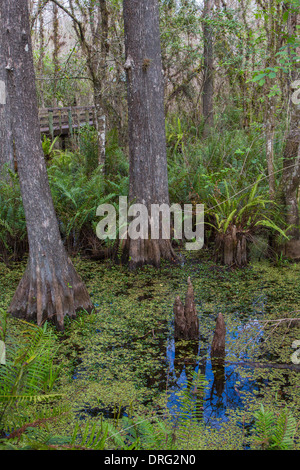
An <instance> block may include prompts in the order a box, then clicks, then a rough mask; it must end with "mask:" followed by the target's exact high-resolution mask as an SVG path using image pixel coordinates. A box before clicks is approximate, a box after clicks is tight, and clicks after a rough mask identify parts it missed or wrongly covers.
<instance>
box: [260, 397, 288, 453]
mask: <svg viewBox="0 0 300 470" xmlns="http://www.w3.org/2000/svg"><path fill="white" fill-rule="evenodd" d="M296 429H297V422H296V420H295V418H294V417H293V416H292V415H291V414H290V412H289V411H288V410H286V409H285V410H283V411H281V412H280V413H275V412H274V411H271V410H266V409H265V408H264V406H263V405H261V407H260V410H259V411H258V412H257V413H256V414H255V431H254V434H255V445H256V446H259V447H261V448H262V449H265V450H290V449H293V447H294V437H295V433H296Z"/></svg>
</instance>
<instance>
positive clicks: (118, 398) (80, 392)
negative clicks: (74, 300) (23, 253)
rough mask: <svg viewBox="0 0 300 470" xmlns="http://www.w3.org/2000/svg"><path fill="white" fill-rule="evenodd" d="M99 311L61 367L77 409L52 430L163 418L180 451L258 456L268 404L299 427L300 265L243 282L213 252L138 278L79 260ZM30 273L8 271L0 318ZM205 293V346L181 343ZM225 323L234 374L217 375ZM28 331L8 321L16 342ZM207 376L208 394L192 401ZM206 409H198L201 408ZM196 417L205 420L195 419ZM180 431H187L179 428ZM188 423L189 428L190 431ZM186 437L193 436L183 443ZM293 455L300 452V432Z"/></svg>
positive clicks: (256, 269)
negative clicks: (184, 314) (186, 319)
mask: <svg viewBox="0 0 300 470" xmlns="http://www.w3.org/2000/svg"><path fill="white" fill-rule="evenodd" d="M74 263H75V265H76V268H77V270H78V272H79V273H80V274H81V276H82V278H83V280H84V282H85V283H86V285H87V287H88V290H89V292H90V295H91V298H92V300H93V302H94V306H95V311H94V312H92V313H91V314H86V313H84V312H83V313H81V314H79V315H78V317H77V318H76V319H75V320H72V321H70V320H68V321H67V322H66V328H65V331H64V332H63V333H59V334H57V338H56V342H57V344H58V345H59V350H58V355H57V358H56V363H57V364H60V365H61V366H62V368H61V372H60V375H59V378H58V379H57V383H56V387H55V390H56V391H58V392H61V393H62V394H63V398H62V399H61V401H60V405H61V406H67V407H68V410H69V411H68V413H67V415H66V416H65V417H64V419H61V420H57V421H55V422H53V423H52V426H53V428H55V432H56V433H61V434H63V435H68V434H69V433H71V432H72V431H71V430H72V429H73V427H74V425H75V424H76V423H85V422H87V421H91V422H100V421H101V420H110V421H111V422H112V423H113V424H114V425H115V426H116V427H118V426H119V425H120V424H121V422H122V419H123V418H124V419H126V417H134V416H138V417H139V419H140V417H142V418H143V420H145V422H147V420H148V422H151V420H153V419H154V417H156V418H157V417H158V418H159V420H160V421H161V422H163V423H165V424H166V423H167V424H168V426H169V429H171V430H172V439H173V442H175V444H174V445H175V446H176V448H180V449H187V448H190V449H245V448H246V449H251V448H254V447H255V445H254V440H253V433H252V428H253V423H254V414H255V412H256V411H257V410H259V408H260V406H261V404H263V405H264V406H265V407H267V409H270V410H274V411H275V412H276V413H279V412H280V411H282V410H284V409H287V410H289V411H290V412H291V413H292V415H293V416H294V418H295V419H296V421H297V422H299V420H300V407H299V403H300V394H299V390H300V389H299V387H300V381H299V370H298V371H297V370H296V368H293V365H294V363H293V362H292V360H291V356H292V354H293V353H294V352H295V350H294V349H293V347H292V343H293V342H294V341H295V340H299V339H300V327H299V325H300V322H299V321H297V320H294V321H292V322H291V321H289V319H292V318H293V319H295V318H296V319H299V318H300V316H299V310H298V305H299V302H300V288H299V286H300V282H299V281H300V265H299V264H285V265H282V266H273V265H272V264H271V263H270V262H268V261H264V262H255V263H253V264H251V265H249V266H248V267H246V268H244V269H239V270H233V269H226V268H224V267H221V266H218V265H215V264H214V263H213V262H212V261H211V260H210V258H209V256H208V255H207V254H206V252H205V251H203V253H201V256H200V255H199V254H197V255H194V256H191V255H188V256H187V258H186V259H185V261H184V263H182V264H181V265H176V266H172V267H170V265H167V264H165V265H163V266H162V268H161V269H160V270H156V269H154V268H152V267H144V268H143V269H141V270H139V271H136V272H130V271H128V269H127V267H126V266H121V265H114V264H112V263H111V262H110V261H106V262H101V263H100V262H94V261H93V262H92V261H88V260H84V259H80V258H76V259H75V260H74ZM22 269H24V266H20V265H19V264H18V265H17V266H16V267H14V266H11V267H7V266H5V265H4V264H1V265H0V276H1V297H0V306H1V307H2V308H7V306H8V304H9V301H10V299H11V296H12V294H13V292H14V290H15V288H16V286H17V283H18V281H19V279H20V276H21V272H22ZM188 276H190V278H191V281H192V283H193V287H194V293H195V300H196V305H197V312H198V315H199V323H200V338H199V342H198V343H195V342H191V341H190V342H189V341H176V342H175V341H174V335H173V328H174V325H173V303H174V300H175V297H176V296H177V295H180V297H181V298H182V299H184V297H185V293H186V289H187V278H188ZM219 312H222V314H223V316H224V319H225V323H226V357H225V363H224V364H223V367H222V365H221V366H219V367H215V365H214V364H212V362H211V358H210V345H211V342H212V337H213V333H214V328H215V322H216V317H217V314H218V313H219ZM22 328H23V323H22V322H20V321H19V320H16V319H13V318H9V323H8V331H9V335H15V336H16V335H18V334H19V331H20V330H21V329H22ZM195 373H199V374H201V377H202V382H201V387H199V390H197V391H196V392H194V391H193V389H192V388H191V389H190V396H191V397H192V399H191V400H190V405H191V404H192V405H191V406H190V409H189V413H190V414H187V415H186V417H185V411H186V409H185V408H186V407H185V405H186V402H187V399H186V398H185V399H184V396H185V397H186V394H185V393H186V391H187V390H188V388H189V386H190V384H192V383H193V380H194V379H195ZM194 398H195V400H194ZM194 405H195V406H196V405H197V406H196V409H197V413H196V419H191V416H192V415H191V414H192V413H193V411H192V408H193V406H194ZM179 422H180V423H181V425H178V423H179ZM182 423H184V424H182ZM183 430H184V431H183ZM297 433H298V434H296V437H295V442H294V446H295V448H299V447H300V443H299V430H298V431H297Z"/></svg>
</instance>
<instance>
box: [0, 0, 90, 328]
mask: <svg viewBox="0 0 300 470" xmlns="http://www.w3.org/2000/svg"><path fill="white" fill-rule="evenodd" d="M0 13H1V21H2V32H3V31H4V32H5V34H1V43H0V49H1V50H2V51H4V58H5V62H4V63H3V62H2V63H1V64H0V66H1V68H2V69H3V67H4V68H5V67H6V70H7V82H8V90H9V97H10V108H11V118H12V129H13V137H14V141H15V147H16V158H17V163H18V174H19V179H20V187H21V195H22V200H23V205H24V211H25V217H26V224H27V233H28V242H29V259H28V263H27V267H26V270H25V272H24V275H23V277H22V279H21V281H20V283H19V286H18V287H17V290H16V292H15V295H14V297H13V299H12V302H11V305H10V308H9V311H10V312H11V314H12V315H13V316H17V317H21V318H25V319H28V320H31V319H32V320H36V321H37V323H38V324H39V325H40V324H42V322H43V321H45V320H47V319H52V320H53V321H54V322H55V323H56V324H57V326H58V328H59V329H63V328H64V318H65V316H66V315H69V316H70V317H74V316H75V314H76V311H78V310H80V309H85V310H88V311H89V310H91V309H92V304H91V301H90V297H89V294H88V291H87V289H86V287H85V285H84V283H83V282H82V280H81V278H80V277H79V275H78V274H77V272H76V270H75V268H74V266H73V264H72V262H71V260H70V259H69V257H68V255H67V253H66V251H65V248H64V246H63V242H62V240H61V237H60V233H59V227H58V222H57V219H56V215H55V211H54V207H53V202H52V198H51V192H50V187H49V182H48V177H47V171H46V165H45V161H44V157H43V150H42V145H41V136H40V128H39V120H38V107H37V98H36V87H35V74H34V67H33V55H32V44H31V35H30V24H29V12H28V2H27V0H14V1H13V2H7V1H6V0H0Z"/></svg>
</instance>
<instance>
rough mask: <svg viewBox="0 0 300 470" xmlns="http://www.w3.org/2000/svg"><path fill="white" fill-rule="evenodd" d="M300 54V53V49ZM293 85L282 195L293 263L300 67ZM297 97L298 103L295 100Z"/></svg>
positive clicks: (293, 24) (294, 15)
mask: <svg viewBox="0 0 300 470" xmlns="http://www.w3.org/2000/svg"><path fill="white" fill-rule="evenodd" d="M289 23H290V25H289V31H288V32H289V35H290V37H294V36H295V35H296V31H297V25H299V24H300V15H299V13H298V10H294V11H293V10H292V11H291V12H290V17H289ZM296 52H297V53H298V55H299V53H300V48H297V50H296ZM290 78H291V81H290V82H289V98H290V126H289V133H288V135H287V138H286V142H285V148H284V152H283V173H282V182H281V187H282V192H283V202H284V206H285V216H286V222H287V224H288V226H291V228H290V229H289V231H288V233H287V234H288V235H289V236H290V240H289V241H288V242H287V243H286V244H285V255H286V256H287V257H289V258H291V259H297V260H298V259H300V228H299V222H300V220H299V209H298V197H299V185H300V100H299V95H300V91H299V89H300V72H299V66H296V67H294V68H293V69H292V72H291V77H290ZM294 97H296V99H295V98H294Z"/></svg>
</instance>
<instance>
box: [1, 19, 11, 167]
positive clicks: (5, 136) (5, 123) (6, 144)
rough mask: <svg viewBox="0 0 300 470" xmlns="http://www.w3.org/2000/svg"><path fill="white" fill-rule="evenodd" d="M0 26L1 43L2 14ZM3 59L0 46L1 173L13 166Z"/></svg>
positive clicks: (5, 68) (2, 38)
mask: <svg viewBox="0 0 300 470" xmlns="http://www.w3.org/2000/svg"><path fill="white" fill-rule="evenodd" d="M0 26H1V30H0V43H2V42H3V40H4V38H5V35H6V32H5V29H4V27H3V18H2V15H1V16H0ZM5 60H6V57H5V54H4V50H3V48H2V47H0V64H1V67H0V173H2V170H3V168H4V165H5V164H6V165H7V166H8V167H9V168H10V169H11V170H13V168H14V152H13V139H12V132H11V123H10V106H9V96H8V92H7V68H9V64H8V63H5ZM2 176H3V175H2Z"/></svg>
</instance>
